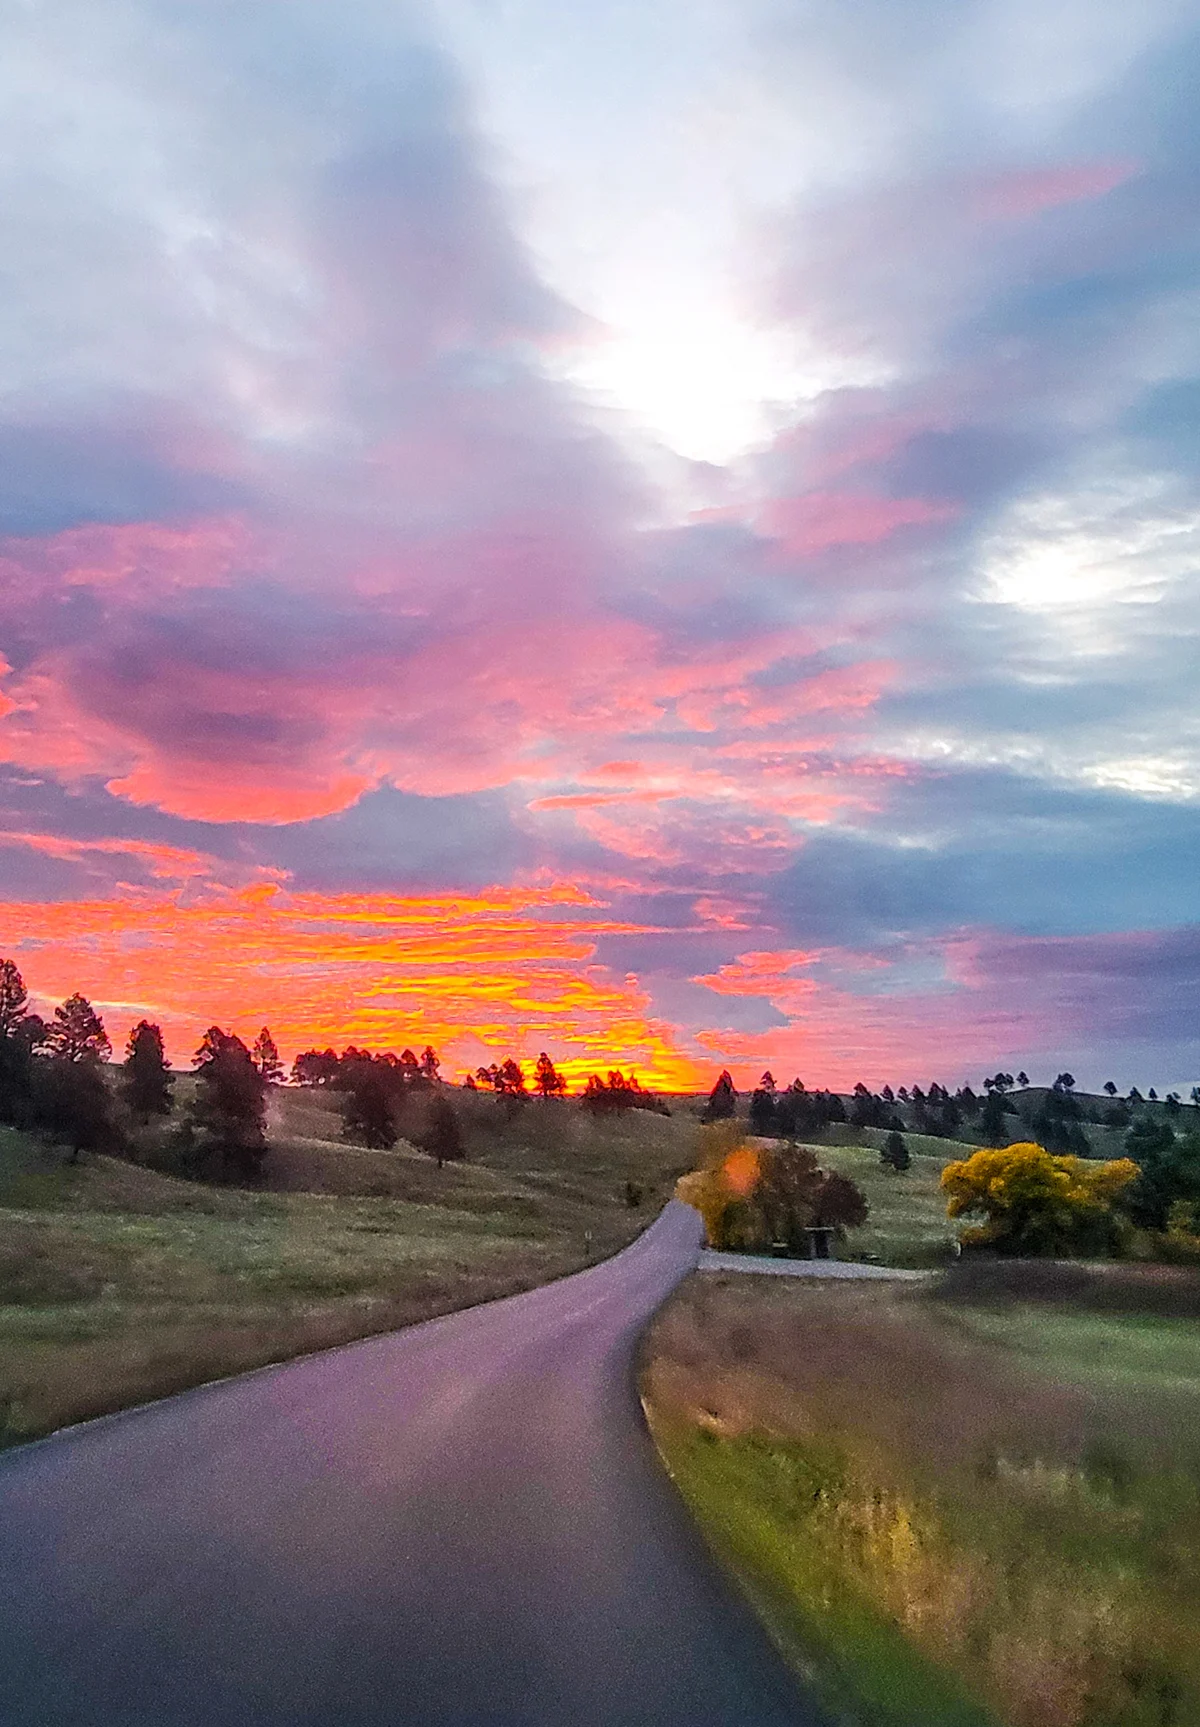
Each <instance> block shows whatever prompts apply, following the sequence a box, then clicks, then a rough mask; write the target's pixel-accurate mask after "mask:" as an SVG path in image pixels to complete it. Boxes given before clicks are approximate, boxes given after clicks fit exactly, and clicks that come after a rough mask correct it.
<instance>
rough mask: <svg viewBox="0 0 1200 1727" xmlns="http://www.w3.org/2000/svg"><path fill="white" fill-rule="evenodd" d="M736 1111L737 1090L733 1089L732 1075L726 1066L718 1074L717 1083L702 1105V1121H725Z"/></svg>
mask: <svg viewBox="0 0 1200 1727" xmlns="http://www.w3.org/2000/svg"><path fill="white" fill-rule="evenodd" d="M736 1113H737V1091H736V1090H735V1089H734V1084H733V1075H732V1074H731V1073H730V1072H729V1069H728V1068H723V1069H722V1070H721V1073H720V1074H719V1075H718V1078H717V1083H716V1085H714V1086H713V1088H712V1090H711V1091H710V1092H709V1094H708V1102H707V1103H706V1104H705V1106H704V1115H703V1117H702V1119H703V1120H704V1121H727V1120H728V1119H729V1117H730V1116H732V1115H735V1114H736Z"/></svg>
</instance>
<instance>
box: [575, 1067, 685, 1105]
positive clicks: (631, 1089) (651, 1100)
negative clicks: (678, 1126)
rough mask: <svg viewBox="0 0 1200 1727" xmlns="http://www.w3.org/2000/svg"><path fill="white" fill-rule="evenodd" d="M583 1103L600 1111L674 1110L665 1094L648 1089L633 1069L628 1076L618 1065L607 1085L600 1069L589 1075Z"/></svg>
mask: <svg viewBox="0 0 1200 1727" xmlns="http://www.w3.org/2000/svg"><path fill="white" fill-rule="evenodd" d="M583 1107H584V1108H585V1109H588V1110H591V1111H592V1112H593V1113H594V1114H596V1115H603V1114H606V1113H607V1112H608V1111H610V1110H620V1109H649V1110H653V1111H654V1113H655V1114H656V1115H670V1113H671V1112H670V1110H669V1109H668V1108H667V1106H666V1104H665V1103H664V1102H663V1101H662V1099H661V1098H659V1097H655V1095H654V1093H653V1092H652V1091H647V1090H646V1088H645V1087H644V1086H643V1085H642V1084H641V1083H640V1082H639V1081H638V1078H637V1076H636V1074H632V1073H631V1074H630V1075H629V1077H628V1079H626V1077H625V1075H624V1074H623V1073H621V1072H619V1071H618V1070H617V1069H616V1068H612V1069H610V1070H609V1075H608V1083H607V1085H606V1084H605V1082H604V1080H603V1079H602V1078H601V1076H600V1075H599V1074H598V1073H593V1074H589V1075H588V1080H587V1084H586V1085H585V1086H584V1088H583Z"/></svg>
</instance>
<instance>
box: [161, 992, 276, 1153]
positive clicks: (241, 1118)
mask: <svg viewBox="0 0 1200 1727" xmlns="http://www.w3.org/2000/svg"><path fill="white" fill-rule="evenodd" d="M195 1069H196V1079H197V1086H196V1097H195V1099H194V1101H193V1103H192V1106H191V1109H190V1110H189V1112H188V1116H187V1119H186V1123H185V1126H184V1133H183V1136H182V1140H181V1144H182V1145H183V1147H184V1151H185V1160H186V1163H187V1164H188V1166H189V1168H190V1170H191V1172H192V1173H196V1174H201V1175H205V1176H208V1177H211V1178H214V1179H224V1180H231V1179H232V1180H241V1181H251V1182H252V1181H257V1180H258V1179H259V1178H260V1177H261V1175H262V1168H263V1162H264V1160H265V1158H266V1155H267V1134H266V1116H267V1088H266V1086H265V1085H264V1084H263V1079H262V1075H261V1074H260V1073H259V1071H258V1069H257V1068H256V1067H255V1065H254V1062H253V1059H252V1058H251V1055H250V1051H249V1050H248V1049H247V1048H246V1046H245V1044H244V1043H243V1042H242V1040H241V1038H240V1037H235V1036H234V1035H233V1034H232V1033H231V1032H226V1031H222V1030H221V1028H220V1026H210V1027H209V1029H208V1031H206V1032H205V1034H204V1038H203V1040H202V1041H201V1044H200V1047H199V1049H198V1050H197V1051H196V1059H195Z"/></svg>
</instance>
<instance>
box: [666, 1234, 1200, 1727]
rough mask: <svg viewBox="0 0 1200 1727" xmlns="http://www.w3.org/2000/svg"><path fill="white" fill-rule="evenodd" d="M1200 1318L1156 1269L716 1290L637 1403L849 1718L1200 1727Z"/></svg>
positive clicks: (690, 1300) (1188, 1287)
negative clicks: (920, 1282) (641, 1403)
mask: <svg viewBox="0 0 1200 1727" xmlns="http://www.w3.org/2000/svg"><path fill="white" fill-rule="evenodd" d="M1025 1273H1030V1275H1028V1276H1026V1275H1025ZM1198 1316H1200V1278H1198V1277H1197V1274H1196V1273H1194V1272H1187V1271H1180V1270H1173V1269H1169V1268H1162V1267H1148V1266H1146V1267H1141V1266H1137V1267H1112V1266H1109V1267H1104V1268H1100V1267H1097V1268H1095V1269H1088V1268H1085V1267H1082V1266H1071V1267H1061V1268H1060V1267H1056V1266H1050V1265H1043V1266H1037V1267H1029V1266H1023V1265H1008V1266H1003V1267H1001V1268H999V1270H998V1271H996V1270H994V1269H993V1268H991V1267H988V1266H986V1265H983V1266H979V1267H976V1266H972V1265H968V1264H966V1263H965V1262H964V1263H962V1264H960V1265H958V1266H956V1267H955V1268H954V1269H953V1270H952V1272H951V1273H950V1274H949V1275H947V1276H945V1277H943V1278H940V1279H935V1280H934V1281H933V1282H932V1283H931V1284H930V1285H928V1286H925V1285H921V1286H912V1285H905V1286H900V1285H886V1284H885V1285H857V1286H856V1285H846V1284H844V1283H836V1284H834V1283H828V1284H821V1283H817V1282H815V1281H813V1282H805V1281H793V1280H790V1279H789V1280H784V1279H774V1278H756V1277H753V1276H747V1275H737V1276H734V1277H715V1276H713V1275H712V1274H711V1273H707V1274H703V1275H699V1276H696V1277H694V1278H692V1279H691V1280H690V1281H689V1283H688V1284H686V1285H685V1286H684V1287H683V1288H682V1290H681V1291H680V1292H679V1293H678V1294H677V1295H676V1296H675V1297H674V1298H673V1300H672V1301H671V1302H670V1303H669V1304H668V1306H667V1307H666V1309H665V1310H664V1311H663V1313H662V1314H661V1315H660V1316H659V1318H658V1320H657V1321H656V1323H655V1325H654V1327H653V1328H652V1330H651V1332H650V1334H649V1335H648V1337H647V1339H646V1340H645V1344H644V1350H643V1364H642V1389H643V1397H644V1401H645V1405H646V1408H647V1412H648V1415H649V1418H650V1421H651V1425H652V1429H653V1432H654V1435H655V1438H656V1440H657V1442H658V1445H659V1447H660V1450H661V1451H662V1454H663V1456H664V1458H665V1460H666V1462H667V1464H668V1466H669V1468H670V1469H671V1472H672V1474H673V1476H674V1478H675V1480H676V1482H677V1484H678V1485H679V1487H680V1490H681V1491H682V1493H683V1495H684V1497H685V1498H686V1500H687V1501H688V1503H689V1504H690V1505H691V1506H692V1508H693V1510H694V1511H695V1513H696V1515H697V1517H698V1519H699V1521H700V1523H701V1525H702V1527H703V1528H704V1530H705V1533H706V1535H707V1536H708V1538H709V1540H710V1542H711V1543H712V1545H713V1547H714V1548H715V1550H716V1551H717V1553H718V1554H719V1555H720V1557H721V1558H722V1559H723V1560H724V1561H725V1562H726V1563H727V1564H728V1565H729V1566H730V1567H731V1569H732V1570H733V1571H734V1573H735V1574H736V1575H737V1576H738V1577H739V1578H740V1579H741V1581H742V1583H743V1585H744V1586H745V1588H746V1589H747V1591H748V1593H749V1594H750V1596H751V1598H752V1599H753V1600H754V1601H755V1603H756V1604H757V1606H758V1607H759V1609H760V1611H761V1613H762V1614H763V1616H764V1618H765V1620H766V1621H767V1623H768V1625H769V1626H770V1628H771V1629H772V1631H773V1633H774V1635H775V1637H776V1638H777V1640H778V1641H779V1643H780V1645H781V1646H782V1647H783V1648H784V1650H785V1652H786V1653H787V1654H788V1655H789V1657H790V1658H791V1659H792V1660H793V1662H794V1663H795V1664H796V1665H797V1666H798V1668H799V1669H800V1670H801V1671H802V1672H803V1673H805V1674H806V1675H807V1676H808V1677H809V1678H810V1679H811V1681H812V1682H813V1683H814V1684H815V1685H816V1686H817V1688H818V1689H819V1691H820V1692H821V1693H822V1695H823V1696H824V1698H825V1700H826V1702H827V1705H828V1707H829V1709H830V1712H831V1714H832V1715H833V1716H834V1717H835V1718H836V1719H841V1720H846V1721H853V1722H857V1723H860V1724H871V1727H918V1724H920V1727H976V1724H978V1727H982V1724H984V1723H992V1724H1002V1727H1194V1724H1195V1723H1196V1722H1197V1721H1200V1640H1198V1639H1197V1638H1196V1635H1195V1628H1196V1626H1197V1624H1200V1421H1198V1417H1200V1335H1198V1332H1197V1327H1196V1323H1195V1322H1196V1318H1197V1317H1198Z"/></svg>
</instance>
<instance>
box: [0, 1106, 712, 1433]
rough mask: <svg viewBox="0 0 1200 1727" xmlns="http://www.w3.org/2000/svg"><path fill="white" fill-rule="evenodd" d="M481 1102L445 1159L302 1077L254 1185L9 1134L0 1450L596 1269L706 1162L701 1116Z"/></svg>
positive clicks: (275, 1126) (2, 1214)
mask: <svg viewBox="0 0 1200 1727" xmlns="http://www.w3.org/2000/svg"><path fill="white" fill-rule="evenodd" d="M456 1101H457V1097H456ZM464 1103H465V1108H464V1115H465V1116H466V1137H467V1144H468V1151H469V1153H470V1161H467V1162H464V1163H461V1164H453V1165H447V1166H446V1167H445V1168H444V1169H441V1170H439V1169H438V1168H437V1167H436V1165H435V1164H434V1163H433V1162H432V1160H431V1159H430V1158H428V1157H427V1156H425V1155H424V1154H423V1153H420V1152H417V1151H414V1150H413V1148H412V1147H411V1146H410V1145H405V1144H403V1143H401V1144H400V1145H399V1146H398V1147H397V1148H396V1149H395V1150H394V1151H389V1152H371V1151H366V1150H364V1149H362V1148H361V1147H355V1146H350V1145H347V1144H345V1143H344V1142H343V1141H342V1140H341V1139H340V1129H341V1118H340V1115H339V1114H338V1112H337V1110H336V1107H335V1106H334V1104H333V1101H332V1100H331V1099H329V1098H327V1097H325V1096H320V1095H317V1096H313V1095H309V1094H304V1093H292V1092H283V1093H281V1094H280V1095H279V1096H278V1097H277V1099H276V1101H275V1104H274V1107H273V1120H272V1124H271V1139H272V1149H271V1155H270V1159H269V1162H268V1183H267V1187H266V1189H265V1190H258V1191H254V1192H249V1191H245V1190H240V1189H235V1188H214V1187H206V1186H203V1185H201V1184H199V1183H192V1182H184V1181H179V1180H176V1179H174V1178H173V1177H171V1176H167V1175H162V1174H158V1173H156V1172H155V1171H153V1170H151V1169H147V1168H143V1167H139V1166H137V1165H135V1164H132V1163H128V1162H125V1161H119V1160H116V1159H111V1158H100V1157H97V1158H91V1159H86V1160H84V1161H83V1162H82V1163H81V1164H80V1165H78V1166H77V1167H72V1166H69V1165H66V1164H65V1163H64V1162H63V1159H62V1157H61V1155H60V1154H57V1153H53V1152H48V1151H47V1150H46V1149H45V1148H44V1147H41V1146H39V1145H38V1144H37V1143H36V1142H34V1141H32V1140H28V1139H26V1138H24V1136H22V1135H19V1134H15V1133H12V1132H10V1131H7V1132H6V1131H0V1443H2V1442H4V1441H5V1440H7V1441H9V1442H13V1441H16V1440H19V1439H23V1438H30V1437H33V1436H35V1435H37V1434H40V1433H45V1432H47V1431H50V1430H51V1429H53V1428H55V1427H58V1426H61V1425H64V1424H65V1423H68V1422H71V1421H77V1420H81V1419H84V1418H86V1417H89V1416H93V1415H100V1414H105V1413H107V1412H109V1411H111V1410H115V1409H119V1408H123V1407H125V1406H127V1405H128V1404H130V1403H137V1402H142V1401H146V1400H148V1399H150V1398H153V1397H157V1396H161V1395H164V1394H166V1393H168V1392H171V1391H175V1390H179V1389H182V1388H184V1387H186V1386H189V1385H195V1384H197V1383H200V1382H202V1381H204V1380H206V1379H211V1378H214V1377H221V1376H223V1375H225V1374H228V1373H232V1372H236V1371H239V1370H241V1369H244V1368H248V1367H255V1366H259V1365H261V1364H263V1363H265V1362H268V1361H275V1360H280V1359H283V1358H285V1357H287V1356H290V1355H296V1354H300V1353H304V1352H306V1351H309V1350H312V1349H318V1348H323V1347H325V1346H327V1345H330V1344H334V1343H340V1342H345V1341H348V1340H349V1339H351V1338H354V1337H360V1336H363V1335H366V1334H368V1333H371V1332H377V1331H381V1330H388V1329H391V1328H392V1327H394V1326H397V1325H403V1324H408V1323H411V1322H412V1321H415V1320H420V1319H425V1318H430V1317H432V1316H434V1315H436V1314H439V1313H444V1312H447V1311H449V1310H451V1309H453V1308H459V1307H465V1306H470V1305H472V1304H473V1303H475V1302H478V1301H483V1300H487V1299H490V1298H492V1297H495V1296H500V1295H506V1294H511V1293H513V1292H515V1291H516V1290H520V1289H527V1288H531V1287H533V1286H534V1285H536V1284H538V1283H542V1282H545V1281H547V1280H548V1279H550V1278H553V1277H557V1276H561V1275H564V1274H565V1273H567V1272H570V1271H573V1270H577V1269H578V1268H580V1267H581V1266H582V1265H584V1264H585V1263H587V1262H588V1261H589V1260H590V1259H595V1258H597V1257H599V1256H601V1255H603V1254H607V1253H611V1252H614V1251H616V1250H617V1249H618V1248H620V1247H621V1246H623V1245H624V1244H625V1243H626V1242H628V1241H629V1240H631V1239H632V1238H633V1236H634V1235H635V1234H636V1233H637V1231H638V1230H639V1229H640V1228H642V1227H643V1225H644V1224H645V1222H646V1221H647V1219H648V1217H649V1216H651V1215H653V1208H656V1206H657V1203H658V1201H659V1200H660V1199H661V1198H663V1197H665V1196H666V1195H667V1194H669V1192H670V1190H671V1187H672V1185H673V1182H674V1180H675V1178H676V1177H677V1175H678V1174H679V1173H680V1171H681V1170H682V1169H684V1168H686V1167H687V1166H688V1165H689V1164H690V1162H691V1161H692V1160H693V1157H694V1137H695V1129H694V1125H693V1124H692V1123H691V1122H690V1120H688V1119H685V1120H681V1121H675V1120H664V1119H662V1118H660V1117H656V1116H647V1115H641V1116H640V1117H639V1120H638V1121H636V1122H633V1121H628V1120H622V1121H619V1122H617V1121H614V1122H607V1121H605V1122H599V1123H597V1122H595V1121H593V1120H592V1119H591V1118H590V1117H588V1116H586V1115H584V1113H583V1112H582V1111H581V1110H579V1109H578V1108H576V1107H574V1106H572V1105H570V1104H560V1103H551V1104H549V1105H548V1106H546V1107H545V1108H543V1106H542V1105H541V1104H537V1103H531V1104H530V1105H529V1106H528V1107H527V1109H526V1110H525V1111H523V1112H522V1113H521V1115H519V1116H518V1117H516V1118H515V1119H513V1120H511V1121H509V1120H506V1119H504V1117H503V1112H502V1111H501V1110H500V1108H499V1106H498V1104H497V1102H496V1100H495V1099H493V1098H477V1099H473V1098H471V1097H470V1096H469V1095H468V1096H467V1097H466V1098H465V1100H464ZM629 1179H635V1180H637V1181H638V1182H639V1183H640V1184H641V1185H642V1186H643V1188H644V1190H645V1198H644V1202H643V1204H642V1206H641V1207H640V1208H638V1209H636V1210H635V1209H631V1208H630V1207H629V1206H628V1205H627V1204H626V1203H625V1194H624V1184H625V1182H626V1180H629Z"/></svg>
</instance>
